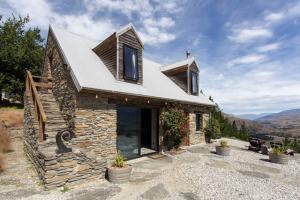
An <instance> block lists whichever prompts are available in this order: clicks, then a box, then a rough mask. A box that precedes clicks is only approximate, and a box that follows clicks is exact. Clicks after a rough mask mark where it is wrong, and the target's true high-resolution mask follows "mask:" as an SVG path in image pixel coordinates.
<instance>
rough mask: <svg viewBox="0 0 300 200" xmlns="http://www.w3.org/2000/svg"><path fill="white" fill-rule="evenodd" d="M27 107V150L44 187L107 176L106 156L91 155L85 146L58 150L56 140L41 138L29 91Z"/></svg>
mask: <svg viewBox="0 0 300 200" xmlns="http://www.w3.org/2000/svg"><path fill="white" fill-rule="evenodd" d="M24 108H25V110H24V151H25V153H26V155H27V156H28V158H29V160H30V161H31V162H32V164H33V166H34V168H35V170H36V172H37V174H38V176H39V178H40V180H41V181H42V183H43V185H44V187H45V189H53V188H56V187H60V186H63V185H65V184H67V185H72V184H78V183H81V182H84V181H87V180H92V179H102V178H104V175H105V170H106V166H107V162H106V159H95V158H94V157H90V156H89V155H88V153H86V152H85V149H83V148H74V147H73V151H72V152H69V153H60V154H57V153H56V149H57V147H56V145H55V144H53V143H52V144H51V143H48V142H47V141H44V142H38V128H37V127H36V126H35V125H34V124H35V123H36V120H35V119H34V110H33V103H32V100H31V97H30V96H29V95H26V94H25V98H24Z"/></svg>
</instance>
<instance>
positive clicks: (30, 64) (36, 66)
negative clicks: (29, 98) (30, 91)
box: [0, 15, 43, 100]
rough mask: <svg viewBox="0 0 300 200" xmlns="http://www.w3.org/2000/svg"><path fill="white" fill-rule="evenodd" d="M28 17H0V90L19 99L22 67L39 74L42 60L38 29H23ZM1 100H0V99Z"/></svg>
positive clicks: (23, 78) (41, 42)
mask: <svg viewBox="0 0 300 200" xmlns="http://www.w3.org/2000/svg"><path fill="white" fill-rule="evenodd" d="M28 22H29V16H27V17H24V18H22V17H21V16H19V17H15V16H14V15H12V16H11V17H9V18H8V19H7V20H5V21H3V18H2V16H0V91H2V90H4V91H5V92H8V93H11V94H15V95H16V99H18V100H22V97H23V91H24V82H25V72H26V69H28V70H31V72H32V73H33V74H39V71H40V69H41V65H42V59H43V39H42V37H41V35H40V30H39V29H38V28H27V23H28ZM0 100H1V99H0Z"/></svg>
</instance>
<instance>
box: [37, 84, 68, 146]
mask: <svg viewBox="0 0 300 200" xmlns="http://www.w3.org/2000/svg"><path fill="white" fill-rule="evenodd" d="M38 93H39V97H40V99H41V102H42V105H43V108H44V111H45V114H46V117H47V121H46V126H45V134H46V141H45V142H46V143H47V144H52V143H55V136H56V134H57V133H58V132H59V131H61V130H65V129H67V125H66V122H65V120H64V118H63V116H62V114H61V111H60V110H59V106H58V104H57V102H56V100H55V98H54V96H53V93H52V90H40V91H38Z"/></svg>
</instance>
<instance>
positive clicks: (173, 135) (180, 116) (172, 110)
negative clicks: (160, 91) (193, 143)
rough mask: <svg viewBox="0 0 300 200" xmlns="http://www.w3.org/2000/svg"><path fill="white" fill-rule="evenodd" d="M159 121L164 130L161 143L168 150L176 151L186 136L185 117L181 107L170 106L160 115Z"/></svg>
mask: <svg viewBox="0 0 300 200" xmlns="http://www.w3.org/2000/svg"><path fill="white" fill-rule="evenodd" d="M160 120H161V123H162V126H163V129H164V139H163V143H164V145H165V146H166V147H167V149H168V150H171V149H173V148H175V149H178V148H179V146H180V144H181V143H182V140H183V138H184V136H186V135H187V120H188V118H187V116H186V114H185V112H184V110H183V109H182V108H181V106H171V107H168V108H167V109H166V110H165V111H163V112H162V113H161V116H160Z"/></svg>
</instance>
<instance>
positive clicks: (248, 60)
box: [227, 54, 267, 67]
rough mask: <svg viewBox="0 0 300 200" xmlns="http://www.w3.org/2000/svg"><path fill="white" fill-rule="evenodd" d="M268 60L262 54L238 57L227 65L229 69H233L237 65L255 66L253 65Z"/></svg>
mask: <svg viewBox="0 0 300 200" xmlns="http://www.w3.org/2000/svg"><path fill="white" fill-rule="evenodd" d="M266 59H267V58H266V56H265V55H261V54H251V55H247V56H241V57H237V58H235V59H233V60H231V61H229V62H228V63H227V66H228V67H232V66H235V65H241V64H253V63H259V62H262V61H265V60H266Z"/></svg>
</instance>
